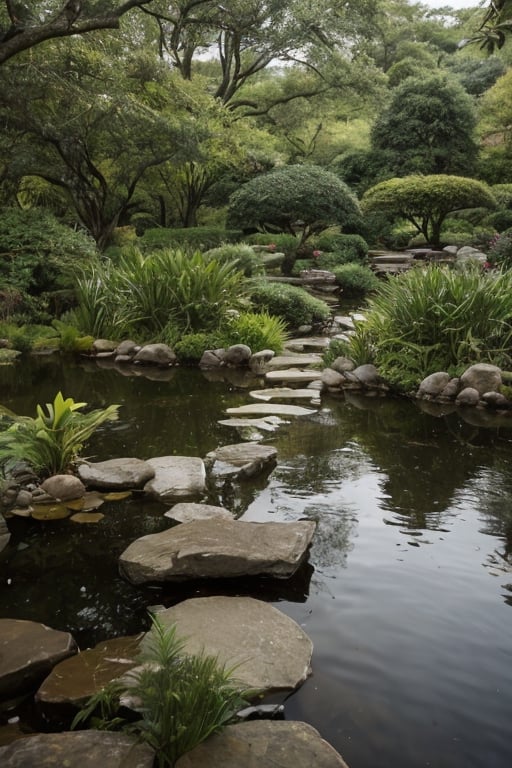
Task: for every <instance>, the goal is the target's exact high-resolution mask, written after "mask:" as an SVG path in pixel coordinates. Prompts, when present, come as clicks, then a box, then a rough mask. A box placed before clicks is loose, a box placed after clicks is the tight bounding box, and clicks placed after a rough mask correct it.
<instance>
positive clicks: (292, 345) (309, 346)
mask: <svg viewBox="0 0 512 768" xmlns="http://www.w3.org/2000/svg"><path fill="white" fill-rule="evenodd" d="M330 343H331V342H330V339H328V338H327V337H325V336H306V337H304V338H303V339H290V340H289V341H287V342H286V344H285V350H290V352H304V351H305V350H308V351H311V350H315V349H316V350H319V351H320V352H323V351H324V350H326V349H327V347H328V346H329V344H330Z"/></svg>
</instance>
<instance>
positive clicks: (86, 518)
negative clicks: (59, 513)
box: [69, 512, 105, 523]
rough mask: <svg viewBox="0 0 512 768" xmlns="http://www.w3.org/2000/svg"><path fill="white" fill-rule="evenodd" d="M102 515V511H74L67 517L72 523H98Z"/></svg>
mask: <svg viewBox="0 0 512 768" xmlns="http://www.w3.org/2000/svg"><path fill="white" fill-rule="evenodd" d="M104 517H105V515H104V514H103V512H76V513H75V514H74V515H71V517H70V518H69V519H70V520H72V521H73V522H74V523H99V521H100V520H103V518H104Z"/></svg>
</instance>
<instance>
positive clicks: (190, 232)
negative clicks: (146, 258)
mask: <svg viewBox="0 0 512 768" xmlns="http://www.w3.org/2000/svg"><path fill="white" fill-rule="evenodd" d="M241 236H242V233H241V232H240V231H239V230H227V229H223V228H220V227H219V228H216V227H186V228H180V229H166V228H165V227H155V228H151V229H146V231H145V232H144V234H143V235H142V236H141V237H140V238H139V242H138V244H139V246H140V248H141V249H142V250H143V251H145V252H148V253H149V252H151V251H154V250H160V249H162V248H163V249H166V248H170V249H176V248H182V249H184V250H191V251H196V250H201V251H207V250H209V249H211V248H218V247H219V246H221V245H222V244H223V243H233V242H236V241H237V240H239V239H240V237H241Z"/></svg>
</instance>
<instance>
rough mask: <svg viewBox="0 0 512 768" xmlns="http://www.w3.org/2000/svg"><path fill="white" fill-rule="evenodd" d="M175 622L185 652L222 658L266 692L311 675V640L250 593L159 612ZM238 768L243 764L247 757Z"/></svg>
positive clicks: (248, 682)
mask: <svg viewBox="0 0 512 768" xmlns="http://www.w3.org/2000/svg"><path fill="white" fill-rule="evenodd" d="M158 618H159V619H160V621H161V622H162V623H163V624H164V625H171V624H176V632H177V635H178V637H181V638H184V640H185V647H184V650H185V652H187V653H201V652H204V653H206V654H208V655H211V656H215V657H217V658H218V660H219V663H220V664H225V665H226V666H227V667H234V668H235V670H236V673H235V676H236V678H237V680H239V681H240V682H241V683H242V684H243V685H244V686H247V687H248V688H251V689H253V690H257V691H260V692H261V693H262V694H263V693H266V692H270V691H277V690H294V689H295V688H298V687H299V686H300V685H302V683H303V682H304V681H305V680H306V678H307V677H308V675H309V674H311V667H310V664H311V655H312V652H313V643H312V642H311V640H310V639H309V637H308V636H307V635H306V633H305V632H304V631H303V630H302V629H301V628H300V627H299V625H298V624H297V623H296V622H295V621H293V619H290V618H289V616H286V615H285V614H284V613H282V612H281V611H278V610H277V608H274V607H273V606H271V605H270V604H269V603H265V602H263V601H261V600H255V599H254V598H252V597H198V598H192V599H191V600H185V601H183V602H181V603H179V604H178V605H175V606H173V607H172V608H168V609H167V610H164V611H161V612H159V613H158ZM239 766H240V768H242V766H243V768H245V765H244V763H243V762H241V763H239Z"/></svg>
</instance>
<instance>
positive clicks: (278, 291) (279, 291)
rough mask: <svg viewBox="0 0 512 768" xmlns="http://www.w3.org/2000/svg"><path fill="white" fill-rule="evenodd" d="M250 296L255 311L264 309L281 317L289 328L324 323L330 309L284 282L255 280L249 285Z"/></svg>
mask: <svg viewBox="0 0 512 768" xmlns="http://www.w3.org/2000/svg"><path fill="white" fill-rule="evenodd" d="M250 298H251V301H252V303H253V306H254V307H255V308H256V309H257V311H262V310H263V311H266V312H268V313H269V314H271V315H277V316H278V317H281V318H283V320H284V321H285V323H286V326H287V328H288V329H289V330H296V329H297V328H299V327H300V326H301V325H315V324H321V323H325V322H327V321H328V320H329V318H330V317H331V311H330V309H329V307H328V305H327V304H326V303H325V301H322V300H321V299H316V298H315V297H314V296H311V295H310V294H309V293H307V292H306V291H305V290H304V289H303V288H299V287H296V286H294V285H287V284H286V283H266V282H263V281H257V282H255V283H254V284H253V286H252V287H251V292H250Z"/></svg>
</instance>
